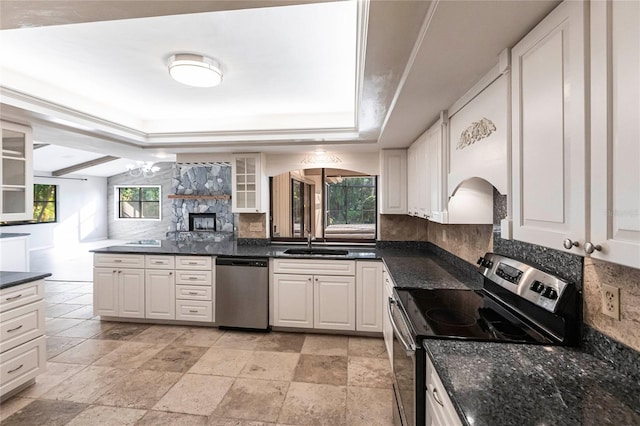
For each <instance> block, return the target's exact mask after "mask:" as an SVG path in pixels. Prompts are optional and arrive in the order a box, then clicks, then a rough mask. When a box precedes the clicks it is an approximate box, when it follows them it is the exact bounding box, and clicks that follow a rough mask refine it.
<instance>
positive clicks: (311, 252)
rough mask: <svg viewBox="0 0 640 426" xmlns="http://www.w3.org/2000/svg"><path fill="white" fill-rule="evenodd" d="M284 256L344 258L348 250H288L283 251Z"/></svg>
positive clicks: (313, 248) (315, 248)
mask: <svg viewBox="0 0 640 426" xmlns="http://www.w3.org/2000/svg"><path fill="white" fill-rule="evenodd" d="M284 253H285V254H306V255H309V256H344V255H347V254H349V250H342V249H330V248H321V247H312V248H290V249H287V250H285V251H284Z"/></svg>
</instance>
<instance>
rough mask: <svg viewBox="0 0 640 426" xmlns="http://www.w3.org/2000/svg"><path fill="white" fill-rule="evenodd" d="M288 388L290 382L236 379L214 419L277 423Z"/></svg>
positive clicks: (214, 414) (213, 416)
mask: <svg viewBox="0 0 640 426" xmlns="http://www.w3.org/2000/svg"><path fill="white" fill-rule="evenodd" d="M288 387H289V383H288V382H277V381H268V380H253V379H236V381H235V382H234V383H233V385H232V386H231V389H229V391H228V392H227V394H226V395H225V397H224V399H223V400H222V402H220V404H219V405H218V408H217V409H216V411H215V412H214V413H213V415H212V418H234V419H245V420H259V421H266V422H275V421H276V420H277V418H278V413H279V412H280V407H281V406H282V402H283V401H284V398H285V395H286V393H287V389H288Z"/></svg>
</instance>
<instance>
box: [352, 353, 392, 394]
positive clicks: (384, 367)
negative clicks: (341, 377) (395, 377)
mask: <svg viewBox="0 0 640 426" xmlns="http://www.w3.org/2000/svg"><path fill="white" fill-rule="evenodd" d="M348 373H349V377H348V382H347V383H348V385H349V386H362V387H365V388H385V389H389V388H391V381H392V378H391V366H390V365H389V360H388V359H384V358H363V357H355V356H350V357H349V366H348Z"/></svg>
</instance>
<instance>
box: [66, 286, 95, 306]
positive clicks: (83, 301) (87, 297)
mask: <svg viewBox="0 0 640 426" xmlns="http://www.w3.org/2000/svg"><path fill="white" fill-rule="evenodd" d="M74 290H77V288H76V289H74ZM67 303H78V304H80V305H92V304H93V294H82V295H81V296H78V297H74V298H73V299H69V300H67Z"/></svg>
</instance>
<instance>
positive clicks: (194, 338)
mask: <svg viewBox="0 0 640 426" xmlns="http://www.w3.org/2000/svg"><path fill="white" fill-rule="evenodd" d="M223 334H224V331H222V330H218V329H217V328H210V327H191V328H189V329H188V330H187V331H185V332H184V333H183V334H182V335H181V336H180V337H178V338H177V339H176V340H175V341H174V342H173V343H174V344H176V345H185V346H204V347H207V348H208V347H211V346H213V344H214V343H216V342H217V341H218V339H220V337H221V336H222V335H223Z"/></svg>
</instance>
